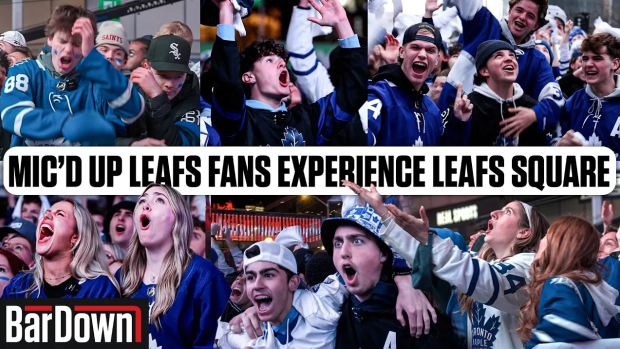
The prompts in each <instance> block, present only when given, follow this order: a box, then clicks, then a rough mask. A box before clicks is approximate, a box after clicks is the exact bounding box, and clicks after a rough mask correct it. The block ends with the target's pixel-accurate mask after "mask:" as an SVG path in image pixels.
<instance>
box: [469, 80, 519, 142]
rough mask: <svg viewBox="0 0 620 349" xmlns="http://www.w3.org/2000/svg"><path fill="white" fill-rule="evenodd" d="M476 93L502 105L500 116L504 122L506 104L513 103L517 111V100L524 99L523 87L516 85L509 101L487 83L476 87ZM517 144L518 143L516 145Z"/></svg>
mask: <svg viewBox="0 0 620 349" xmlns="http://www.w3.org/2000/svg"><path fill="white" fill-rule="evenodd" d="M474 92H478V93H480V94H481V95H483V96H486V97H488V98H491V99H493V100H495V101H497V102H498V103H499V104H500V107H499V111H500V116H501V117H502V121H504V120H505V119H504V102H506V103H509V102H512V105H513V107H514V108H515V109H517V102H516V100H517V99H519V98H521V97H523V89H521V86H519V84H517V83H515V84H514V89H513V92H512V97H511V98H509V99H503V98H502V97H500V96H499V95H498V94H497V93H495V92H494V91H493V90H491V88H490V87H489V85H487V84H486V83H483V84H481V85H480V86H476V87H474ZM518 139H519V137H517V138H515V141H517V140H518ZM502 142H503V145H504V146H505V145H506V138H505V137H503V136H502ZM515 144H516V143H515Z"/></svg>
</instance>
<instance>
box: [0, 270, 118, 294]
mask: <svg viewBox="0 0 620 349" xmlns="http://www.w3.org/2000/svg"><path fill="white" fill-rule="evenodd" d="M33 282H34V276H33V275H32V274H30V273H23V272H22V273H19V274H17V275H15V277H14V278H12V279H11V282H10V283H9V284H8V285H7V286H6V288H5V289H4V292H3V293H2V298H26V290H27V289H28V288H29V287H30V286H31V285H32V283H33ZM78 284H79V286H80V288H79V290H78V292H77V294H75V295H71V294H69V293H66V294H65V295H64V296H63V297H61V298H120V293H119V291H118V290H117V289H116V286H114V284H113V283H112V280H110V279H108V277H107V276H105V275H101V276H99V277H97V278H95V279H93V280H79V281H78ZM28 298H48V297H47V296H46V295H45V292H44V291H43V289H41V291H40V292H38V291H33V292H32V294H31V295H30V297H28Z"/></svg>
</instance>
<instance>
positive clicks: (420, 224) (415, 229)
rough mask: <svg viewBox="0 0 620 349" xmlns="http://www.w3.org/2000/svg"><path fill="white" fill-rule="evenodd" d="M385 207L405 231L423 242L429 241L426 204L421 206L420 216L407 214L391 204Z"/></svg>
mask: <svg viewBox="0 0 620 349" xmlns="http://www.w3.org/2000/svg"><path fill="white" fill-rule="evenodd" d="M385 207H386V208H387V209H388V211H389V212H390V213H391V214H392V219H393V220H394V222H395V223H396V224H398V225H399V226H400V227H401V228H403V230H404V231H406V232H407V233H409V235H411V236H412V237H413V238H414V239H416V240H418V241H420V242H421V243H423V244H426V243H427V242H428V228H429V223H428V217H426V210H424V206H422V207H420V218H416V217H414V216H412V215H410V214H407V213H405V212H403V211H401V210H400V209H399V208H398V207H396V206H394V205H391V204H388V205H385Z"/></svg>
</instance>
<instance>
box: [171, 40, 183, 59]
mask: <svg viewBox="0 0 620 349" xmlns="http://www.w3.org/2000/svg"><path fill="white" fill-rule="evenodd" d="M170 48H171V49H172V51H170V53H172V54H173V55H174V59H181V53H180V52H179V44H177V43H176V42H174V43H172V44H170Z"/></svg>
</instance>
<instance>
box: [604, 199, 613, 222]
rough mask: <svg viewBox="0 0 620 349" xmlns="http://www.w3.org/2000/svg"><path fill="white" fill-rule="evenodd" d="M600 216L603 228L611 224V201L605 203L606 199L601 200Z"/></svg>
mask: <svg viewBox="0 0 620 349" xmlns="http://www.w3.org/2000/svg"><path fill="white" fill-rule="evenodd" d="M601 218H603V224H604V225H605V228H607V227H608V226H610V225H611V222H612V221H613V219H614V206H613V205H612V204H611V202H610V203H609V204H607V201H603V207H602V209H601Z"/></svg>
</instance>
